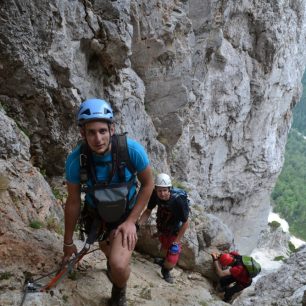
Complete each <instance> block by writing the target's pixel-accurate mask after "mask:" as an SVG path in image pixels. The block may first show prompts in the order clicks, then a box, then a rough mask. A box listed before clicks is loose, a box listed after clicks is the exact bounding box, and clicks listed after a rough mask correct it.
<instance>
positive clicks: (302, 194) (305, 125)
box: [272, 73, 306, 240]
mask: <svg viewBox="0 0 306 306" xmlns="http://www.w3.org/2000/svg"><path fill="white" fill-rule="evenodd" d="M302 83H303V95H302V98H301V101H300V102H299V103H298V104H297V106H296V107H295V108H294V111H293V123H292V129H291V130H290V132H289V135H288V141H287V145H286V151H285V162H284V166H283V170H282V172H281V174H280V176H279V178H278V180H277V182H276V185H275V188H274V190H273V192H272V202H273V205H274V209H273V210H274V211H275V212H277V213H279V214H280V215H281V216H282V217H283V218H284V219H286V221H287V222H288V223H289V226H290V232H291V233H292V234H293V235H295V236H297V237H299V238H301V239H303V240H306V227H305V224H306V140H305V136H303V135H306V73H305V74H304V76H303V80H302Z"/></svg>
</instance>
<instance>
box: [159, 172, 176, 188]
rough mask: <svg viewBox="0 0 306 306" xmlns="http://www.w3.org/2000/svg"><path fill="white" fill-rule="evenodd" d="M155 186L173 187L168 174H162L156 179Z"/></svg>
mask: <svg viewBox="0 0 306 306" xmlns="http://www.w3.org/2000/svg"><path fill="white" fill-rule="evenodd" d="M155 186H157V187H172V183H171V179H170V176H169V175H168V174H166V173H160V174H159V175H157V177H156V180H155Z"/></svg>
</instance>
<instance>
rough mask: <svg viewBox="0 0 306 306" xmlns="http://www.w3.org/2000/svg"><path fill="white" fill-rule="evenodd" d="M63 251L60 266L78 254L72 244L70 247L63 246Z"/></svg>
mask: <svg viewBox="0 0 306 306" xmlns="http://www.w3.org/2000/svg"><path fill="white" fill-rule="evenodd" d="M63 251H64V256H63V260H62V264H64V265H65V264H66V263H67V262H68V261H69V260H70V258H71V257H72V255H76V254H77V252H78V250H77V247H76V246H75V244H74V243H73V244H72V245H71V246H67V245H66V246H65V245H64V246H63Z"/></svg>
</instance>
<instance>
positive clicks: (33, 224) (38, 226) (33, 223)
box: [30, 220, 44, 229]
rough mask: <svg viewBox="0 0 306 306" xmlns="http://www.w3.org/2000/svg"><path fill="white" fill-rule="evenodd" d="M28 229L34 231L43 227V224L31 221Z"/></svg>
mask: <svg viewBox="0 0 306 306" xmlns="http://www.w3.org/2000/svg"><path fill="white" fill-rule="evenodd" d="M30 227H32V228H35V229H40V228H42V227H44V224H43V223H42V222H41V221H39V220H33V221H31V222H30Z"/></svg>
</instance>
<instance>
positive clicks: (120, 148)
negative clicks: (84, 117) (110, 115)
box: [80, 134, 136, 223]
mask: <svg viewBox="0 0 306 306" xmlns="http://www.w3.org/2000/svg"><path fill="white" fill-rule="evenodd" d="M111 141H112V142H111V157H112V161H111V162H104V163H102V165H104V166H106V165H108V166H109V174H108V179H107V181H102V182H101V181H98V179H97V175H96V166H98V164H96V163H95V161H94V158H93V153H92V151H91V150H90V148H89V147H88V145H87V144H86V143H82V144H81V149H80V184H81V192H85V193H86V194H90V196H91V197H92V199H93V202H94V204H95V206H96V210H97V212H98V214H99V216H100V217H101V218H102V220H103V221H104V222H106V223H115V222H119V221H120V220H121V219H122V218H123V217H124V216H125V215H126V214H127V213H128V210H129V204H130V203H131V202H132V201H133V200H134V199H135V196H136V191H135V193H134V194H133V195H132V196H131V197H130V198H129V191H130V189H131V187H132V185H133V184H135V177H136V169H135V167H134V165H133V164H132V162H131V160H130V156H129V152H128V146H127V139H126V134H115V135H113V136H112V140H111ZM125 169H128V170H129V172H130V173H131V174H132V177H131V179H129V180H128V181H127V179H126V175H125ZM115 174H117V175H118V178H119V182H116V183H115V182H113V178H114V176H115Z"/></svg>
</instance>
